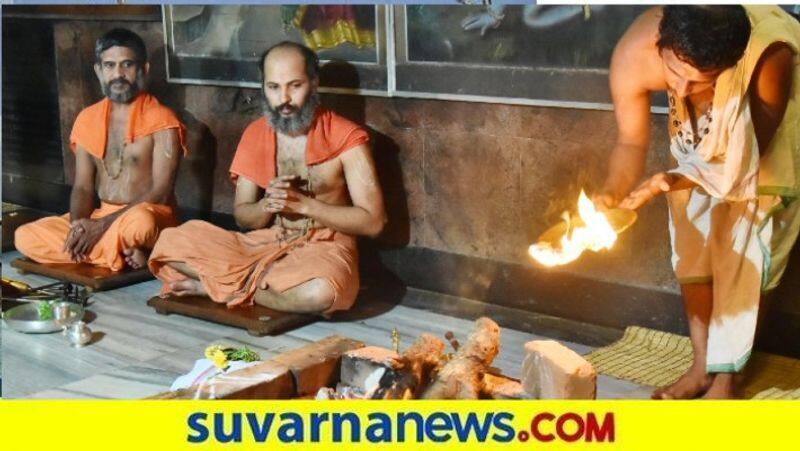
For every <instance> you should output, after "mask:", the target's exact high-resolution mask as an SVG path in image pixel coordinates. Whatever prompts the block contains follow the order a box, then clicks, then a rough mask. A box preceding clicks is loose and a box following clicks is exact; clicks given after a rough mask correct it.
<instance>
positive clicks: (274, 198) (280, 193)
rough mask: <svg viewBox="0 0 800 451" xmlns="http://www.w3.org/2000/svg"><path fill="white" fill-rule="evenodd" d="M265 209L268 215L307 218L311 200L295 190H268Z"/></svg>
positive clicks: (290, 188)
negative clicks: (285, 214)
mask: <svg viewBox="0 0 800 451" xmlns="http://www.w3.org/2000/svg"><path fill="white" fill-rule="evenodd" d="M266 195H267V208H266V211H267V212H269V213H292V214H299V215H303V216H308V212H309V208H310V205H311V201H312V199H311V198H310V197H308V196H306V195H305V194H303V193H301V192H300V191H298V190H297V189H295V188H292V187H289V188H268V189H267V192H266Z"/></svg>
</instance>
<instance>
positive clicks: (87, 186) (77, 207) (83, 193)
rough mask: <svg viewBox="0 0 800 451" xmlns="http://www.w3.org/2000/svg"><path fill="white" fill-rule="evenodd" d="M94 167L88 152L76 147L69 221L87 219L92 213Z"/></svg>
mask: <svg viewBox="0 0 800 451" xmlns="http://www.w3.org/2000/svg"><path fill="white" fill-rule="evenodd" d="M95 171H96V168H95V165H94V161H93V160H92V156H91V155H89V152H87V151H86V150H84V149H83V148H81V147H78V149H77V151H76V152H75V182H74V183H73V184H72V192H71V194H70V197H69V216H70V220H71V221H75V220H77V219H82V218H88V217H89V216H90V215H91V214H92V211H94V176H95Z"/></svg>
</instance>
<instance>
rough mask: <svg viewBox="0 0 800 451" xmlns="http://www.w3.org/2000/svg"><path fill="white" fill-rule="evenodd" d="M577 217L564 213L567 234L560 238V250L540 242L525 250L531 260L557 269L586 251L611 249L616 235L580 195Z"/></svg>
mask: <svg viewBox="0 0 800 451" xmlns="http://www.w3.org/2000/svg"><path fill="white" fill-rule="evenodd" d="M578 216H579V218H580V220H577V218H571V217H570V214H569V213H568V212H566V211H565V212H564V213H563V215H562V217H563V218H564V221H565V223H566V228H565V229H566V232H565V233H564V235H563V236H562V237H561V242H560V246H558V247H554V246H553V245H552V243H550V242H548V241H540V242H538V243H536V244H533V245H531V246H530V247H529V248H528V253H529V254H530V255H531V257H533V258H535V259H536V261H538V262H539V263H541V264H543V265H545V266H558V265H565V264H567V263H570V262H572V261H574V260H576V259H577V258H578V257H580V255H581V254H582V253H583V251H584V250H586V249H589V250H590V251H594V252H597V251H600V250H602V249H611V247H613V246H614V242H615V241H617V233H616V232H615V231H614V228H613V227H612V226H611V224H610V223H609V222H608V218H606V215H605V214H603V212H600V211H597V210H596V209H595V208H594V204H593V203H592V201H591V200H589V198H588V197H586V193H584V192H583V191H581V195H580V197H579V198H578ZM581 222H582V223H583V224H581Z"/></svg>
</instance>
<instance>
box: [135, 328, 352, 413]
mask: <svg viewBox="0 0 800 451" xmlns="http://www.w3.org/2000/svg"><path fill="white" fill-rule="evenodd" d="M363 346H364V343H362V342H360V341H356V340H352V339H349V338H345V337H341V336H338V335H331V336H329V337H326V338H323V339H322V340H319V341H316V342H314V343H310V344H308V345H305V346H302V347H300V348H297V349H293V350H291V351H288V352H285V353H283V354H279V355H277V356H275V357H274V358H273V359H271V360H268V361H265V362H261V363H259V364H257V365H254V366H251V367H247V368H243V369H241V370H238V371H232V372H230V373H227V374H225V375H221V376H217V377H215V378H213V379H212V380H210V381H207V382H206V383H205V384H198V385H195V386H192V387H189V388H186V389H182V390H176V391H172V392H165V393H161V394H158V395H155V396H152V397H151V398H149V399H286V398H296V397H304V396H309V395H311V396H313V395H314V394H316V393H317V391H318V390H319V389H320V387H323V386H333V385H335V384H336V383H337V382H338V381H339V366H340V363H341V358H342V354H344V353H345V352H346V351H349V350H352V349H357V348H361V347H363Z"/></svg>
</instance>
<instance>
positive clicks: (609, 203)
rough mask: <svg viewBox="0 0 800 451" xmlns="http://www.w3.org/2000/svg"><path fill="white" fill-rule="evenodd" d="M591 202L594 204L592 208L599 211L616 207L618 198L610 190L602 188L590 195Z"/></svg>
mask: <svg viewBox="0 0 800 451" xmlns="http://www.w3.org/2000/svg"><path fill="white" fill-rule="evenodd" d="M592 203H593V204H594V208H596V209H598V210H599V211H605V210H610V209H612V208H616V207H617V205H618V204H619V200H618V199H617V198H616V197H614V196H613V195H612V194H611V193H610V192H608V191H605V190H604V191H601V192H599V193H596V194H593V195H592Z"/></svg>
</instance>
